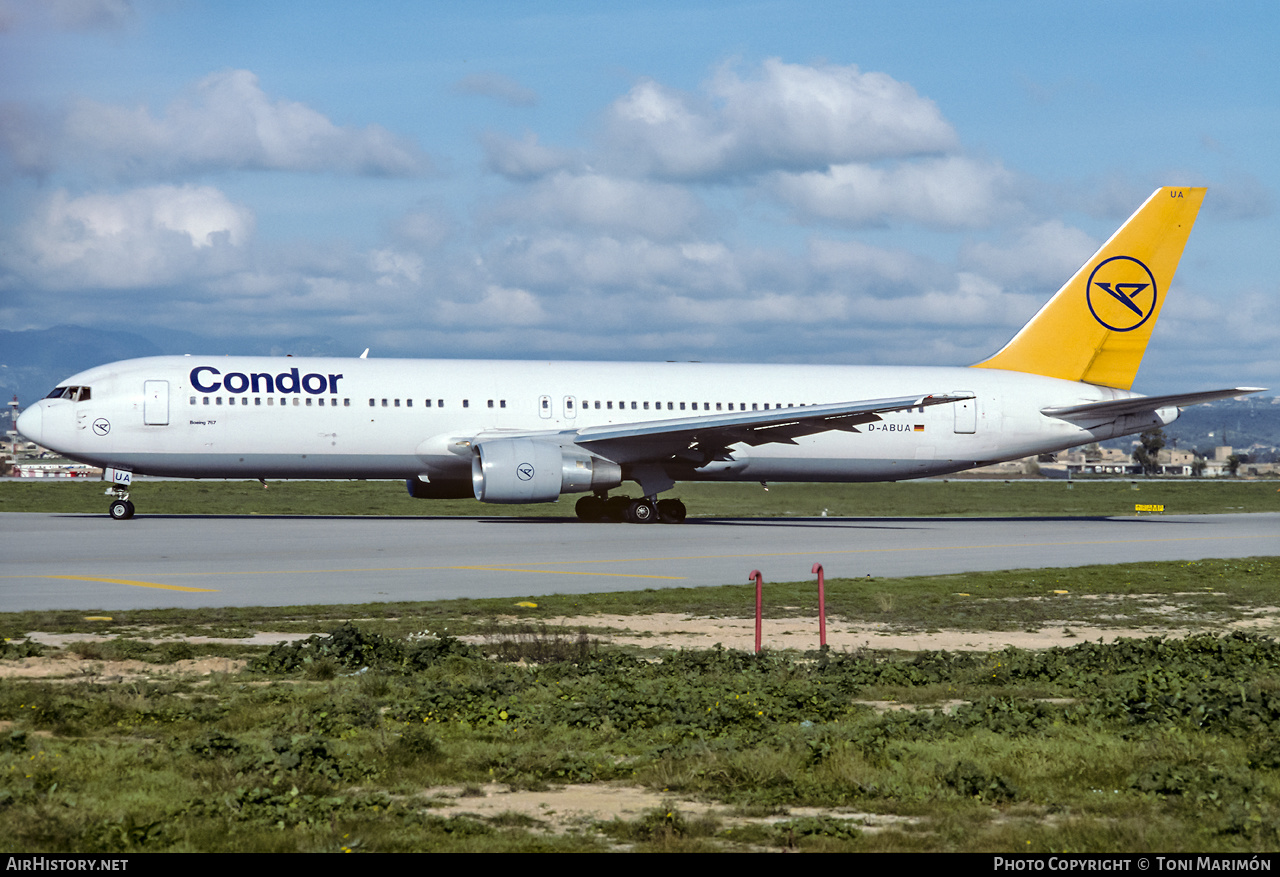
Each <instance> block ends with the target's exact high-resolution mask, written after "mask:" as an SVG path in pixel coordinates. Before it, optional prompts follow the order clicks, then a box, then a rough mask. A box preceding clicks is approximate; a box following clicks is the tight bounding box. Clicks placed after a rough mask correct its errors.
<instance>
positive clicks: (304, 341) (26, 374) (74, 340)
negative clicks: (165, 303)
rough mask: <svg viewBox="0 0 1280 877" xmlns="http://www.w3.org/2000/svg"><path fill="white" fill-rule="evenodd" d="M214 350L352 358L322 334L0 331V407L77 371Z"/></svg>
mask: <svg viewBox="0 0 1280 877" xmlns="http://www.w3.org/2000/svg"><path fill="white" fill-rule="evenodd" d="M183 353H193V354H194V353H210V354H213V353H216V354H231V355H249V356H284V355H285V354H287V353H291V354H294V355H295V356H358V355H359V354H360V351H359V350H351V349H349V348H347V347H343V346H340V345H339V343H338V342H337V341H335V340H334V339H333V338H329V337H326V336H304V337H299V338H282V339H279V340H277V341H259V340H256V339H254V340H248V339H246V340H244V341H241V340H238V339H236V340H231V341H228V339H225V338H206V337H202V336H199V335H194V334H191V333H188V332H173V333H155V332H154V331H153V332H148V335H147V336H144V335H142V334H138V333H135V332H126V331H118V330H112V329H90V328H86V327H84V326H54V327H53V328H52V329H28V330H25V331H22V332H8V331H0V405H2V404H4V403H7V402H8V401H9V399H11V398H12V397H13V396H14V395H16V396H17V397H18V401H19V402H20V403H21V404H22V407H23V408H25V407H26V406H28V405H30V404H31V403H32V402H34V401H36V400H37V399H40V398H42V397H43V396H45V395H46V394H47V393H48V392H49V391H50V390H52V389H53V388H54V387H56V386H57V385H58V382H59V381H62V380H64V379H65V378H67V377H69V376H71V375H73V374H75V373H76V372H78V371H83V370H84V369H87V368H91V367H92V366H95V365H102V364H103V363H108V362H115V361H116V360H120V359H136V358H138V357H141V356H162V355H165V354H183Z"/></svg>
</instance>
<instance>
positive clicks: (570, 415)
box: [564, 396, 578, 420]
mask: <svg viewBox="0 0 1280 877" xmlns="http://www.w3.org/2000/svg"><path fill="white" fill-rule="evenodd" d="M577 416H578V400H577V399H575V398H574V397H573V396H565V397H564V418H565V420H573V419H574V418H575V417H577Z"/></svg>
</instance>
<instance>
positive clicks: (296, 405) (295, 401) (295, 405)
mask: <svg viewBox="0 0 1280 877" xmlns="http://www.w3.org/2000/svg"><path fill="white" fill-rule="evenodd" d="M307 401H308V402H310V401H311V400H310V399H308V400H307ZM293 407H294V408H297V407H298V400H297V399H294V400H293Z"/></svg>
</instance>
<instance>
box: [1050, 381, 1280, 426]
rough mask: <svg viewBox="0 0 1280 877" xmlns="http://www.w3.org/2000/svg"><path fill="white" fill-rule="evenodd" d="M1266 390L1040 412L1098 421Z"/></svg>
mask: <svg viewBox="0 0 1280 877" xmlns="http://www.w3.org/2000/svg"><path fill="white" fill-rule="evenodd" d="M1264 389H1265V388H1264V387H1232V388H1231V389H1229V390H1204V391H1202V392H1199V393H1175V394H1173V395H1171V396H1134V397H1133V398H1130V399H1113V400H1111V401H1109V402H1090V403H1088V404H1087V405H1068V406H1063V407H1058V408H1041V409H1040V413H1041V414H1043V415H1045V416H1046V417H1056V418H1058V419H1059V420H1070V421H1081V420H1098V419H1100V418H1104V417H1107V418H1110V417H1121V416H1123V415H1125V414H1141V413H1143V412H1145V411H1158V410H1159V409H1161V408H1174V407H1177V408H1185V407H1187V406H1188V405H1199V404H1201V403H1203V402H1213V401H1215V400H1217V399H1229V398H1231V397H1232V396H1246V395H1248V394H1250V393H1261V392H1263V390H1264Z"/></svg>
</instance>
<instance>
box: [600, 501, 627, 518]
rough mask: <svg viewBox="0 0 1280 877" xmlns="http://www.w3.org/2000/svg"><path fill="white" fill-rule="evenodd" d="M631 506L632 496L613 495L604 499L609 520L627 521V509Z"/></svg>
mask: <svg viewBox="0 0 1280 877" xmlns="http://www.w3.org/2000/svg"><path fill="white" fill-rule="evenodd" d="M630 507H631V497H629V496H611V497H609V498H608V499H606V500H605V501H604V517H605V520H608V521H625V520H626V519H627V509H629V508H630Z"/></svg>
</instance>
